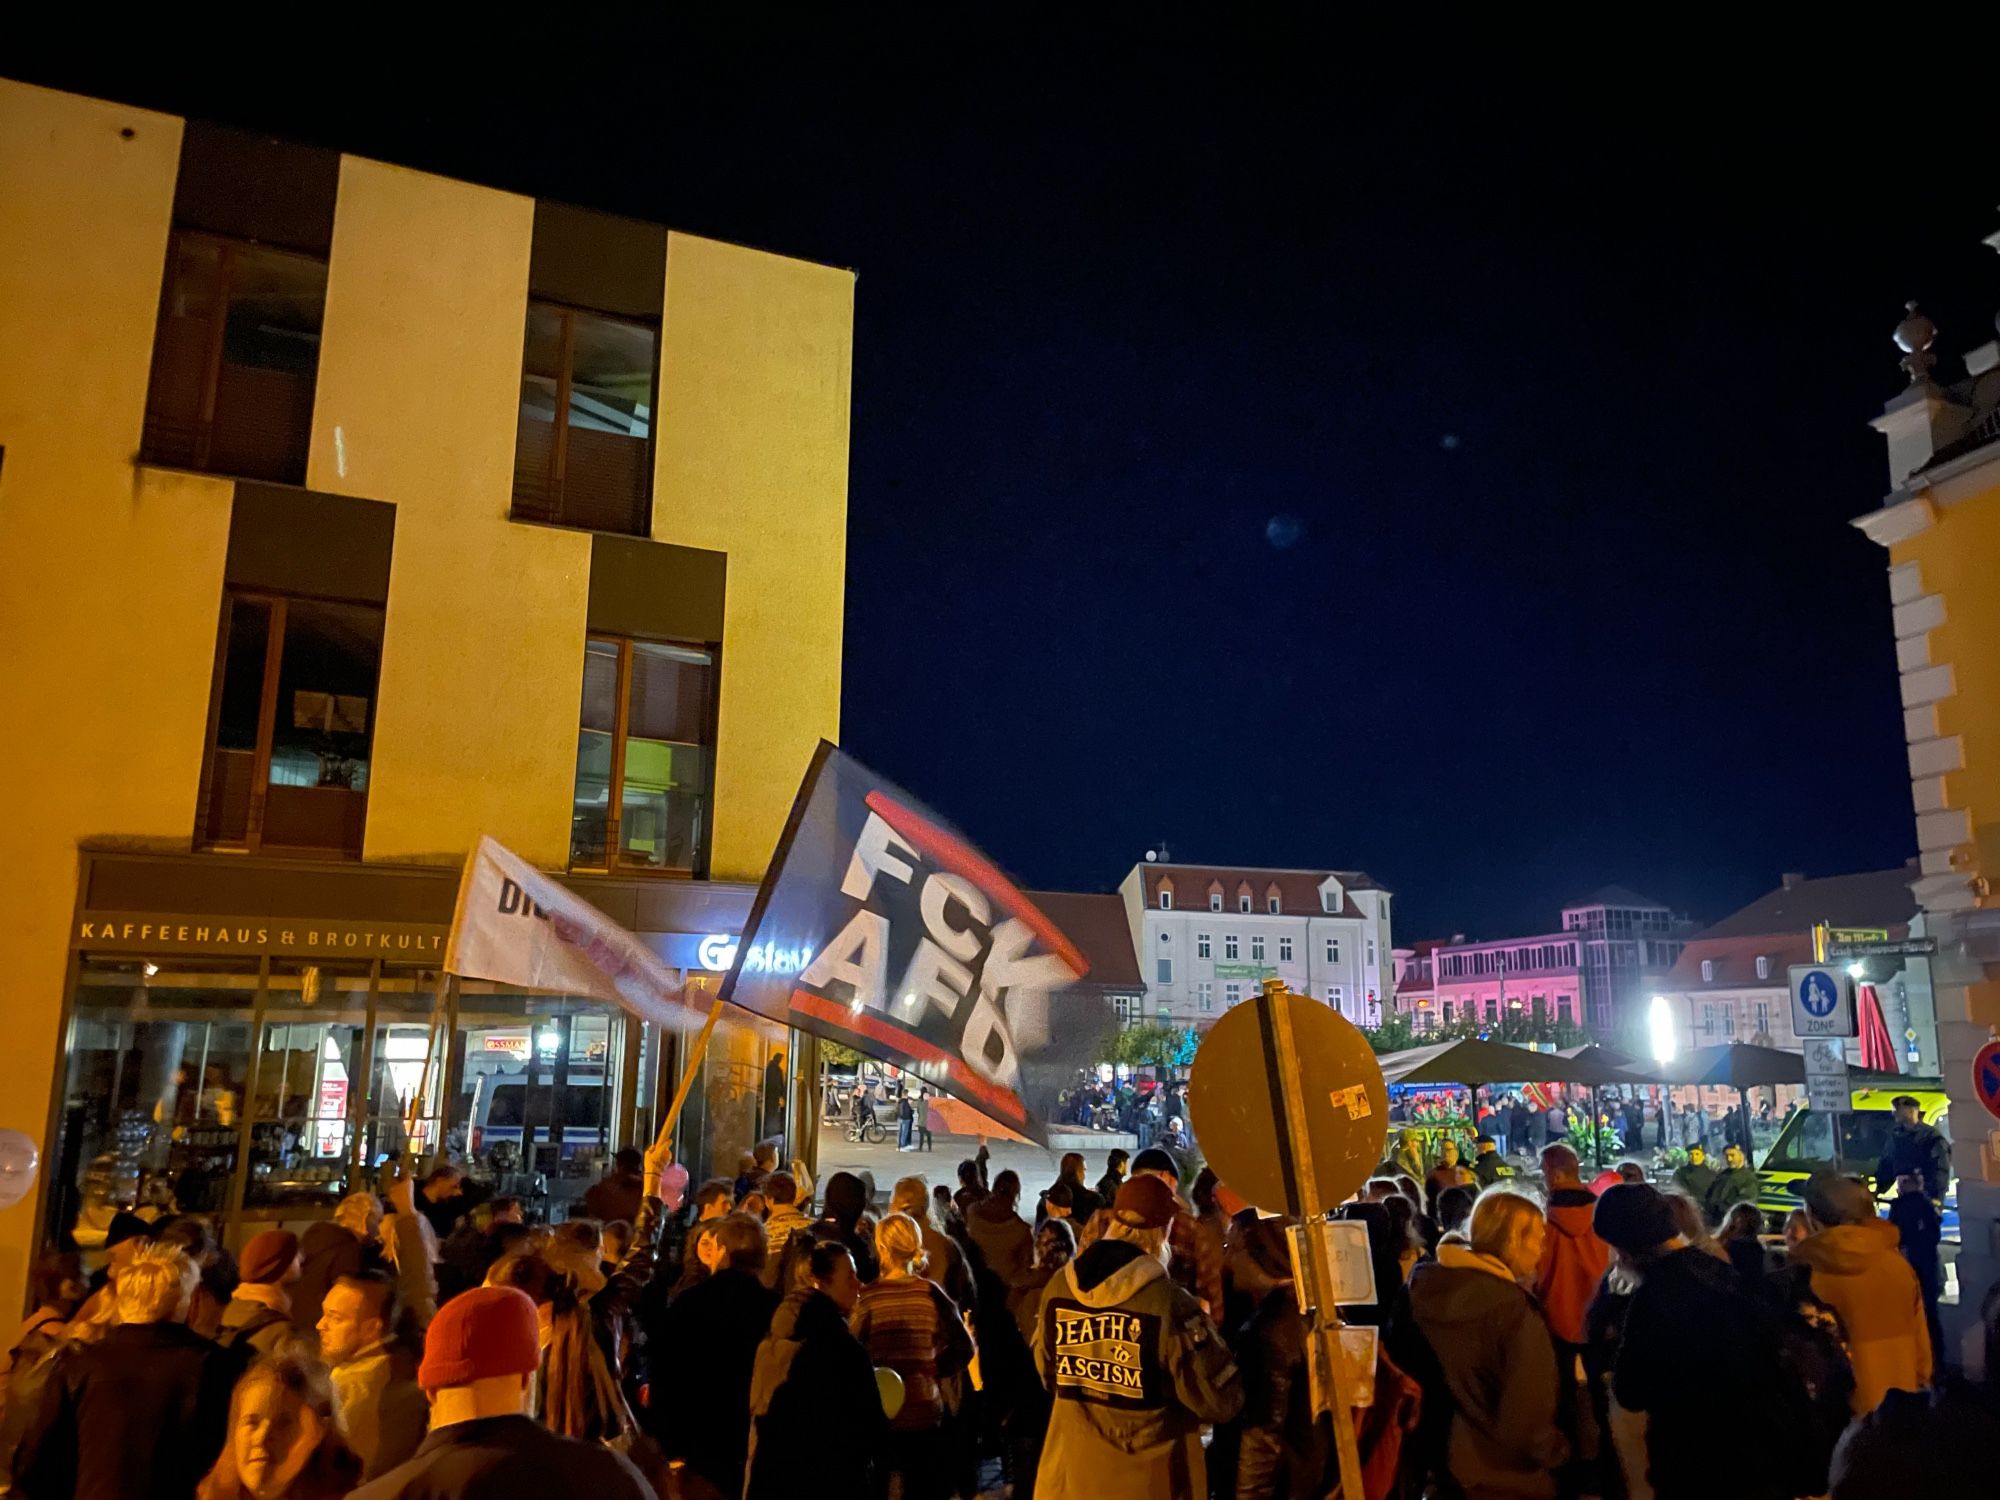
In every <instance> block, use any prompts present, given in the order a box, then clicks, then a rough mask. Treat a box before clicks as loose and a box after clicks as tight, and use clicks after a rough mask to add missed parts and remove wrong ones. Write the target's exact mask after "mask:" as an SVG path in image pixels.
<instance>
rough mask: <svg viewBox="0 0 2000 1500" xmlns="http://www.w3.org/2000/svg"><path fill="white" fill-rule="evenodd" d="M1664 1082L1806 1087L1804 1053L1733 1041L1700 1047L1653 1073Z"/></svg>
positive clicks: (1658, 1066)
mask: <svg viewBox="0 0 2000 1500" xmlns="http://www.w3.org/2000/svg"><path fill="white" fill-rule="evenodd" d="M1650 1071H1651V1072H1652V1074H1653V1076H1654V1077H1656V1078H1658V1079H1659V1080H1660V1081H1661V1082H1663V1083H1674V1084H1699V1085H1701V1086H1702V1087H1704V1088H1718V1089H1761V1088H1770V1087H1773V1086H1774V1085H1777V1084H1781V1083H1789V1084H1803V1083H1804V1082H1805V1081H1806V1060H1805V1057H1804V1055H1803V1054H1802V1053H1798V1052H1786V1051H1783V1050H1782V1049H1780V1048H1777V1047H1760V1046H1758V1045H1757V1044H1756V1043H1755V1042H1729V1043H1726V1044H1724V1045H1723V1046H1720V1047H1696V1048H1695V1049H1694V1050H1693V1051H1692V1052H1683V1053H1682V1054H1681V1055H1680V1056H1679V1057H1676V1058H1674V1059H1673V1060H1672V1061H1670V1062H1664V1063H1658V1064H1655V1065H1654V1067H1653V1068H1652V1069H1651V1070H1650Z"/></svg>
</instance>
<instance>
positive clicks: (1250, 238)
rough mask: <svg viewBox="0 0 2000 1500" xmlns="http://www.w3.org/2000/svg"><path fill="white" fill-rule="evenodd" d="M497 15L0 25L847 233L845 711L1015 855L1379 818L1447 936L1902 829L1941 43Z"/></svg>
mask: <svg viewBox="0 0 2000 1500" xmlns="http://www.w3.org/2000/svg"><path fill="white" fill-rule="evenodd" d="M620 25H621V26H622V25H624V22H623V21H621V22H620ZM335 30H336V31H337V30H338V28H335ZM496 40H497V41H498V42H499V43H500V44H501V45H503V46H504V45H505V44H506V42H507V41H508V40H509V39H508V38H506V37H505V36H504V35H501V36H499V37H498V38H497V39H496ZM511 40H512V42H513V43H514V44H515V46H516V47H517V48H518V51H519V56H520V59H521V61H520V64H519V68H518V71H515V72H512V73H510V74H509V75H508V76H505V77H501V78H496V79H494V80H493V81H492V82H491V83H490V85H489V84H486V83H485V82H483V81H481V80H479V79H476V78H473V77H469V76H465V77H459V78H458V81H456V82H441V81H440V80H441V78H443V77H444V76H445V74H444V73H443V72H441V71H440V61H441V59H442V58H443V57H444V56H445V55H446V54H443V53H439V54H436V55H432V54H431V53H429V52H428V51H427V50H425V49H423V48H421V47H419V48H417V49H414V50H415V51H422V52H424V55H423V56H421V57H418V56H414V55H412V52H411V51H407V50H405V48H406V42H407V39H404V38H400V37H397V38H388V37H380V36H372V35H370V36H355V37H352V38H341V37H339V36H335V37H334V38H333V39H331V40H326V39H322V41H321V42H320V43H318V44H316V46H315V47H314V48H313V49H311V50H312V55H311V57H310V58H307V57H305V56H304V55H303V54H302V53H295V54H293V55H292V56H291V57H290V58H289V59H288V60H287V62H286V64H285V65H282V66H275V67H271V68H268V69H266V68H254V69H253V68H245V67H241V66H237V67H232V68H230V69H227V70H225V69H224V68H223V67H222V65H221V64H220V62H218V61H215V60H213V59H214V57H215V53H214V49H210V51H209V56H210V58H211V61H210V62H209V63H208V64H207V65H206V66H202V65H196V66H193V67H192V68H185V67H179V66H175V65H173V62H174V58H173V53H172V52H171V49H169V50H168V51H166V52H164V53H163V52H160V51H152V50H149V51H146V52H145V53H144V54H143V55H141V54H139V53H138V52H136V51H135V53H134V55H133V56H132V57H131V58H130V59H129V60H127V61H124V62H111V63H106V62H105V61H103V60H102V58H101V57H100V58H97V59H94V60H92V61H90V62H89V63H87V64H86V63H84V62H78V61H64V60H62V59H60V58H57V57H53V56H48V57H44V58H42V59H39V60H36V59H32V58H27V57H19V56H17V57H12V58H10V59H9V62H8V69H9V71H11V72H13V73H14V74H15V75H16V76H21V77H27V78H31V79H34V80H35V81H40V82H48V83H53V84H58V85H60V86H63V87H70V88H76V89H80V90H82V91H85V92H92V93H99V94H104V95H107V96H110V97H115V98H121V99H125V100H129V101H131V102H134V103H139V104H146V105H151V106H154V107H158V108H164V109H169V110H173V111H176V112H180V113H193V114H198V115H203V116H207V117H209V118H215V119H221V120H225V121H228V122H230V123H235V124H241V125H246V126H250V127H254V128H259V129H265V130H269V131H271V132H273V133H278V134H284V135H289V136H293V137H296V138H300V139H305V140H310V141H315V142H319V143H322V144H326V145H330V146H338V147H342V148H344V149H347V150H352V151H358V152H362V153H365V154H369V155H374V156H380V157H384V158H387V159H391V160H396V161H402V162H406V163H409V164H411V165H416V166H422V167H426V168H430V169H432V170H437V171H442V172H447V173H451V174H453V175H457V176H463V177H468V178H472V179H475V180H479V181H484V182H488V183H492V184H495V185H498V186H503V187H508V188H512V189H516V190H520V191H524V192H531V193H536V194H540V195H543V196H548V197H557V198H567V199H571V200H573V201H576V202H580V203H586V204H590V205H593V206H596V207H601V208H605V209H610V210H613V211H617V212H622V213H628V214H632V215H635V216H640V217H644V218H649V219H655V220H662V221H665V222H667V223H669V224H671V225H673V226H675V227H678V228H682V229H687V230H691V231H696V232H699V233H703V234H709V235H714V236H717V237H719V238H724V239H730V240H736V241H741V242H744V243H747V244H752V245H758V246H763V247H766V248H769V249H773V250H777V251H782V252H784V253H787V254H792V255H799V256H804V257H808V258H811V259H814V260H821V261H827V262H832V263H835V264H839V265H845V266H851V267H854V268H855V269H856V270H858V271H859V273H860V280H859V285H858V307H857V313H856V328H855V367H854V426H853V466H852V488H851V512H850V531H849V548H848V601H849V602H848V615H847V666H846V683H845V709H844V715H843V717H844V725H845V729H844V737H845V742H846V744H847V746H848V748H850V749H851V750H853V751H854V752H855V753H857V754H858V755H860V756H861V757H862V758H864V759H865V760H867V761H869V762H870V763H872V764H873V765H875V766H876V767H877V768H878V769H880V770H882V771H884V772H886V773H888V774H889V775H891V776H893V777H895V778H897V779H898V780H900V781H902V782H903V783H904V784H905V785H907V786H908V787H909V788H910V789H911V790H913V791H915V792H916V793H918V794H919V795H920V796H922V797H924V798H926V799H928V800H929V801H931V802H932V803H933V804H934V805H935V806H936V807H937V808H938V809H939V810H940V811H942V812H944V813H945V814H946V815H947V816H949V817H951V818H952V819H954V820H955V821H957V822H958V823H959V824H960V825H961V826H962V827H964V828H965V829H966V831H967V832H968V833H970V834H971V835H972V836H973V837H974V838H975V839H976V840H978V841H979V842H981V843H982V844H983V845H984V846H985V847H986V848H987V849H988V850H989V852H990V853H992V854H993V856H994V857H995V858H996V859H997V860H998V861H1000V863H1002V864H1003V865H1005V866H1006V867H1008V868H1009V869H1010V870H1011V871H1012V872H1013V873H1014V874H1015V875H1016V876H1018V877H1019V878H1021V879H1022V880H1024V881H1025V882H1027V883H1029V884H1031V885H1038V886H1061V887H1072V888H1078V889H1107V888H1109V887H1110V886H1112V885H1113V884H1114V883H1115V882H1116V881H1117V880H1118V878H1119V877H1120V876H1121V875H1122V874H1123V873H1124V872H1125V870H1126V869H1127V868H1129V866H1130V865H1131V864H1132V863H1133V862H1134V861H1135V860H1137V859H1139V858H1140V857H1141V856H1142V855H1143V853H1144V851H1145V850H1146V849H1147V848H1148V847H1152V846H1156V845H1158V844H1159V843H1160V842H1162V841H1164V842H1165V843H1166V844H1167V845H1168V846H1169V848H1170V849H1171V851H1172V853H1173V855H1174V856H1175V857H1176V858H1180V859H1186V860H1192V861H1203V862H1215V863H1242V864H1253V865H1254V864H1279V865H1299V866H1320V865H1325V866H1333V867H1349V868H1351V867H1359V868H1364V869H1366V870H1368V871H1370V872H1371V873H1373V874H1374V875H1375V876H1377V877H1378V878H1379V879H1381V880H1382V881H1383V882H1384V883H1386V884H1388V885H1389V886H1391V887H1392V888H1393V889H1395V890H1396V891H1397V892H1398V893H1399V907H1398V912H1397V931H1398V935H1399V937H1400V938H1402V939H1403V940H1408V939H1411V938H1414V937H1419V936H1424V935H1430V934H1449V933H1450V932H1453V931H1464V932H1468V933H1473V934H1484V935H1500V934H1505V933H1508V932H1528V931H1541V930H1546V929H1547V928H1549V927H1552V926H1554V925H1555V923H1556V920H1557V917H1556V912H1557V908H1558V907H1559V906H1560V905H1561V904H1562V903H1563V902H1565V901H1567V900H1571V899H1573V898H1575V897H1576V896H1578V895H1579V894H1581V893H1584V892H1586V891H1588V890H1590V889H1591V888H1593V887H1595V886H1597V885H1600V884H1603V883H1605V882H1608V881H1618V882H1621V883H1624V884H1627V885H1631V886H1634V887H1636V888H1638V889H1640V890H1643V891H1647V892H1650V893H1654V894H1656V895H1658V896H1659V897H1660V898H1662V899H1664V900H1667V901H1669V902H1671V903H1673V904H1675V905H1677V906H1680V907H1683V908H1685V909H1687V910H1689V911H1690V912H1691V913H1692V914H1693V915H1695V916H1697V917H1702V918H1712V917H1718V916H1721V915H1723V914H1725V913H1726V912H1727V911H1729V910H1730V909H1731V908H1733V907H1734V906H1736V905H1738V904H1740V903H1742V902H1744V901H1746V900H1748V899H1750V898H1752V897H1754V896H1755V895H1757V894H1759V893H1760V892H1761V891H1763V890H1765V889H1768V888H1769V887H1771V886H1773V885H1775V884H1776V883H1777V878H1778V875H1779V874H1780V872H1781V871H1785V870H1794V869H1796V870H1804V871H1807V872H1809V873H1813V874H1831V873H1837V872H1841V871H1848V870H1855V869H1864V868H1879V867H1882V866H1885V865H1892V864H1895V863H1898V862H1900V861H1901V860H1902V859H1903V858H1905V857H1906V856H1907V855H1908V854H1910V853H1911V852H1913V849H1914V829H1913V825H1912V815H1911V809H1910V802H1909V790H1908V775H1907V770H1906V767H1905V765H1904V752H1903V743H1902V734H1901V723H1900V716H1899V710H1898V703H1897V695H1896V673H1895V661H1894V653H1893V649H1892V641H1891V637H1890V632H1889V608H1888V602H1887V592H1886V584H1885V581H1884V578H1883V569H1884V557H1883V554H1882V553H1881V552H1880V551H1879V550H1878V549H1877V548H1876V547H1875V546H1874V545H1873V544H1872V543H1870V542H1868V541H1867V540H1866V539H1865V538H1864V537H1862V536H1861V535H1860V534H1859V533H1858V532H1856V531H1854V530H1853V529H1852V528H1851V527H1850V526H1849V525H1848V524H1847V523H1848V521H1849V520H1850V519H1851V518H1852V517H1854V516H1856V515H1858V514H1861V513H1862V512H1864V511H1866V510H1869V509H1871V508H1873V507H1874V506H1875V505H1876V504H1878V503H1879V501H1880V499H1881V495H1882V492H1883V490H1884V489H1885V488H1886V473H1885V468H1884V457H1883V447H1882V442H1881V439H1880V438H1879V437H1878V436H1876V435H1875V434H1874V433H1872V432H1871V431H1869V429H1868V427H1867V425H1866V423H1867V420H1868V418H1869V417H1871V416H1872V415H1874V414H1875V413H1877V412H1878V411H1879V410H1880V407H1881V403H1882V402H1883V401H1884V400H1885V399H1887V398H1889V397H1890V396H1892V395H1894V394H1895V393H1896V391H1897V390H1898V389H1899V387H1900V385H1901V383H1902V379H1903V377H1902V375H1901V373H1900V371H1899V370H1898V369H1897V367H1896V358H1897V355H1896V351H1895V350H1894V349H1893V348H1892V347H1891V345H1890V343H1889V338H1888V335H1889V332H1890V330H1891V329H1892V328H1893V326H1894V325H1895V323H1896V321H1897V319H1898V318H1899V317H1900V316H1901V309H1902V302H1903V300H1904V299H1905V298H1906V297H1917V298H1920V299H1922V301H1923V303H1924V306H1925V309H1926V311H1928V312H1929V313H1930V314H1931V316H1933V317H1934V318H1935V319H1936V320H1937V322H1938V323H1939V324H1940V325H1941V327H1942V328H1943V330H1944V334H1943V338H1942V339H1941V341H1940V346H1939V347H1940V351H1941V352H1942V353H1943V354H1944V355H1945V356H1946V358H1945V360H1944V366H1943V373H1945V374H1947V375H1951V374H1962V369H1961V367H1960V366H1959V364H1958V359H1959V356H1960V355H1962V353H1963V352H1964V351H1965V350H1966V349H1967V348H1969V347H1971V346H1972V345H1974V344H1976V343H1978V342H1980V341H1981V340H1982V339H1984V338H1986V337H1990V336H1991V326H1992V325H1991V318H1992V315H1993V311H1994V308H1995V307H1996V306H2000V261H1996V260H1995V258H1994V256H1993V255H1992V253H1991V252H1990V251H1988V250H1987V249H1985V248H1984V247H1983V246H1982V245H1981V244H1980V243H1979V241H1980V238H1981V237H1982V236H1984V235H1985V234H1988V233H1990V232H1992V231H1993V230H1994V229H1995V228H2000V210H1996V208H1995V203H1996V201H2000V193H1996V191H1995V185H1996V182H2000V176H1996V173H1995V172H1994V171H1993V170H1992V166H1993V158H1992V154H1991V150H1990V136H1989V137H1987V138H1986V139H1987V140H1988V141H1989V145H1988V146H1984V147H1977V148H1973V149H1970V150H1965V149H1962V148H1951V147H1950V146H1949V142H1950V141H1951V139H1952V129H1953V127H1952V125H1951V122H1949V121H1948V120H1946V119H1944V118H1942V117H1941V116H1940V114H1939V111H1940V109H1942V108H1943V104H1942V102H1941V101H1942V100H1943V99H1945V98H1947V97H1948V96H1949V93H1950V90H1949V89H1947V88H1946V87H1945V86H1944V85H1942V84H1936V85H1934V86H1933V85H1928V84H1927V85H1926V86H1924V87H1923V88H1921V89H1918V90H1916V91H1915V92H1914V93H1913V92H1912V91H1911V90H1908V89H1905V88H1903V87H1901V86H1899V85H1897V84H1895V83H1893V82H1891V81H1890V79H1889V78H1888V77H1887V76H1876V75H1873V74H1869V75H1857V76H1856V78H1855V80H1854V81H1853V82H1852V84H1851V85H1850V84H1845V83H1840V82H1830V81H1829V82H1822V81H1817V80H1815V81H1811V82H1802V81H1800V80H1799V79H1797V78H1793V77H1790V76H1789V75H1790V73H1791V72H1792V71H1793V70H1790V69H1785V70H1773V69H1768V68H1766V67H1765V66H1763V65H1762V64H1758V63H1753V62H1749V61H1745V62H1744V63H1742V64H1741V65H1740V71H1738V72H1736V73H1734V74H1728V73H1722V72H1716V71H1713V70H1712V69H1711V70H1708V71H1697V72H1688V71H1684V70H1672V71H1671V76H1668V77H1663V78H1661V79H1659V80H1658V81H1651V80H1649V79H1647V78H1643V77H1638V76H1634V75H1632V74H1630V73H1628V72H1626V71H1623V70H1622V68H1621V67H1619V66H1615V65H1611V64H1607V63H1605V62H1604V60H1602V59H1600V62H1599V65H1597V66H1592V67H1578V66H1576V65H1574V64H1572V63H1566V62H1557V61H1555V60H1554V56H1553V53H1552V52H1551V51H1550V49H1531V48H1524V49H1521V51H1522V52H1523V54H1524V55H1525V56H1533V55H1536V54H1537V53H1539V55H1540V56H1541V57H1543V58H1544V59H1546V60H1545V61H1543V62H1540V63H1528V62H1523V61H1522V59H1521V58H1520V57H1508V56H1506V55H1505V54H1504V49H1503V50H1494V51H1488V50H1485V49H1482V48H1480V47H1478V46H1476V45H1474V44H1472V43H1466V44H1465V45H1464V46H1463V47H1462V49H1460V50H1459V51H1457V52H1452V51H1450V50H1449V49H1447V48H1445V47H1444V45H1443V44H1442V43H1437V42H1433V43H1432V44H1428V45H1427V46H1426V48H1425V50H1424V55H1423V62H1422V66H1421V68H1420V69H1419V68H1415V67H1413V66H1412V64H1411V60H1410V57H1409V55H1408V54H1407V52H1406V51H1401V50H1395V49H1385V48H1383V47H1380V46H1376V45H1370V44H1364V43H1361V42H1358V41H1354V40H1351V39H1343V38H1337V37H1330V36H1313V35H1308V34H1307V33H1305V32H1303V31H1299V32H1292V31H1289V30H1286V31H1280V30H1276V29H1271V30H1265V31H1260V32H1256V33H1247V32H1246V33H1242V34H1238V35H1234V36H1222V35H1199V36H1197V35H1193V34H1181V35H1175V36H1171V37H1163V36H1158V35H1150V36H1144V37H1142V36H1141V35H1140V34H1139V33H1138V32H1136V31H1135V32H1122V33H1118V34H1115V35H1114V34H1112V33H1111V32H1109V31H1106V32H1104V33H1102V34H1093V35H1082V34H1078V33H1076V32H1074V31H1065V30H1061V29H1054V28H1050V29H1043V30H1039V31H1038V34H1037V36H1036V39H1035V41H1034V43H1033V44H1032V45H1029V44H1025V43H1020V44H1016V43H1011V42H996V41H994V40H993V39H991V38H988V39H985V40H981V41H974V40H972V39H970V38H942V37H935V36H930V37H923V38H919V37H918V36H917V34H915V33H913V32H909V31H905V32H904V33H902V34H901V36H900V37H892V36H891V35H889V34H888V33H887V32H878V33H872V34H867V35H860V34H854V33H851V32H848V31H841V30H833V29H826V30H823V31H814V32H812V33H810V34H807V33H804V32H800V31H798V30H796V29H795V28H788V27H785V26H781V25H778V24H776V23H767V24H764V25H761V26H758V27H756V28H754V30H745V29H741V28H739V29H738V30H736V31H734V32H728V33H725V32H724V31H722V30H719V29H715V28H711V27H708V26H690V25H685V24H681V25H675V26H673V27H671V28H668V29H661V30H656V31H654V32H652V33H647V32H645V31H644V30H643V29H642V30H641V31H639V32H637V33H632V32H621V34H620V35H619V36H618V37H617V38H611V37H608V36H607V37H605V38H600V39H596V40H593V41H591V42H590V43H589V45H588V48H586V47H585V43H584V42H583V41H582V40H577V41H574V42H571V41H569V40H565V41H564V42H563V43H562V44H561V45H554V46H549V47H546V48H543V47H541V46H540V45H539V44H538V43H537V40H536V38H535V36H534V34H532V33H527V32H522V33H519V34H517V35H515V36H514V37H513V38H512V39H511ZM919 40H921V42H922V45H921V46H919V45H918V42H919ZM464 45H466V46H470V43H469V42H468V43H465V44H464ZM186 50H188V49H185V48H184V49H183V51H186ZM480 50H482V51H484V50H485V44H482V47H481V49H480ZM583 51H589V52H591V53H593V54H594V60H593V61H591V62H590V63H589V64H588V65H586V64H585V63H583V62H580V61H579V56H580V55H581V53H582V52H583ZM74 55H75V56H78V57H88V56H90V54H89V53H88V52H81V53H77V54H74ZM1565 55H1567V54H1566V53H1565ZM461 56H462V57H463V54H461ZM163 57H164V58H166V59H167V62H168V65H167V66H162V58H163ZM450 71H451V72H452V73H453V74H454V75H457V74H469V73H470V72H471V71H472V64H471V63H470V62H469V61H467V62H463V63H462V64H461V66H459V67H457V68H455V69H452V70H450ZM1919 71H1920V72H1925V71H1927V70H1919ZM1919 96H1921V97H1919ZM1954 161H1958V162H1959V163H1960V165H1959V166H1956V167H1954V166H1953V165H1952V163H1953V162H1954Z"/></svg>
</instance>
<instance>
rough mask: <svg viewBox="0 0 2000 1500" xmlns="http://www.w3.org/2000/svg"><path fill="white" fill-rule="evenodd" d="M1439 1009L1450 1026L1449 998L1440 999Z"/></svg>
mask: <svg viewBox="0 0 2000 1500" xmlns="http://www.w3.org/2000/svg"><path fill="white" fill-rule="evenodd" d="M1438 1011H1439V1012H1440V1014H1441V1016H1442V1018H1443V1021H1444V1024H1445V1025H1447V1026H1449V1025H1450V1024H1451V1002H1450V1001H1449V1000H1441V1001H1439V1002H1438Z"/></svg>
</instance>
